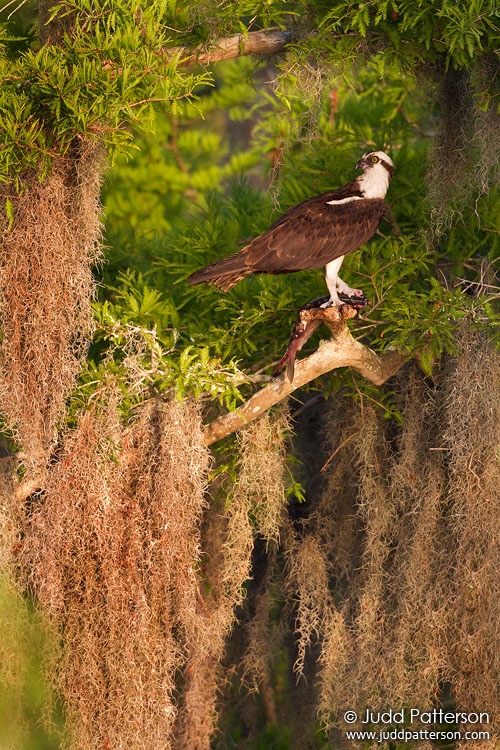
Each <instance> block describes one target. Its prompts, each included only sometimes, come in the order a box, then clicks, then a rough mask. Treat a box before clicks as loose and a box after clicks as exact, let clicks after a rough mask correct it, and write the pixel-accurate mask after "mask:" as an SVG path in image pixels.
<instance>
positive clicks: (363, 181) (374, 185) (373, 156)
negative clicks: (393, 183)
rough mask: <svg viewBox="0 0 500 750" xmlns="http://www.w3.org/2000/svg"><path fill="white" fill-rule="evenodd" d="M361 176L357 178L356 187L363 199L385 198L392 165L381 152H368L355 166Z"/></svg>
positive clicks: (392, 168)
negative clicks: (361, 171) (360, 170)
mask: <svg viewBox="0 0 500 750" xmlns="http://www.w3.org/2000/svg"><path fill="white" fill-rule="evenodd" d="M356 169H362V170H363V174H362V175H361V177H358V178H357V181H358V186H359V189H360V190H361V192H362V193H363V197H365V198H385V194H386V193H387V188H388V187H389V182H390V179H391V177H392V175H393V174H394V164H393V162H392V159H391V157H390V156H387V154H385V153H384V152H383V151H368V152H367V153H366V154H363V156H362V157H361V159H360V160H359V161H358V163H357V164H356Z"/></svg>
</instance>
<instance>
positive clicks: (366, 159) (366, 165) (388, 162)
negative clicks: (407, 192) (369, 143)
mask: <svg viewBox="0 0 500 750" xmlns="http://www.w3.org/2000/svg"><path fill="white" fill-rule="evenodd" d="M374 167H377V168H378V169H380V167H383V168H384V169H386V170H387V171H388V173H389V179H390V178H391V177H392V175H393V174H394V164H393V161H392V159H391V157H390V156H387V154H385V153H384V152H383V151H367V153H366V154H363V156H362V157H361V159H360V160H359V161H358V163H357V164H356V169H362V170H363V172H366V170H367V169H373V168H374Z"/></svg>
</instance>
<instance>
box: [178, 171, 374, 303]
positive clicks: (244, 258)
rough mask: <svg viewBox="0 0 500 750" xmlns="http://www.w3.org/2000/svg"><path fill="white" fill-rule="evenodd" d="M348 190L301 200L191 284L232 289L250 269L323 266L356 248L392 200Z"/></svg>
mask: <svg viewBox="0 0 500 750" xmlns="http://www.w3.org/2000/svg"><path fill="white" fill-rule="evenodd" d="M349 188H351V185H348V186H345V187H344V188H340V189H339V190H335V191H332V192H331V193H324V194H323V195H318V196H316V197H315V198H310V199H308V200H306V201H304V202H303V203H299V204H298V205H297V206H295V207H294V208H291V209H290V210H289V211H287V212H286V213H285V214H284V215H283V216H282V217H281V218H279V219H278V220H277V221H276V222H275V223H274V224H273V225H272V226H271V227H270V228H269V229H268V231H267V232H265V233H264V234H262V235H260V236H259V237H256V238H255V239H254V240H252V242H250V243H249V244H248V245H247V246H246V247H245V248H243V250H240V252H238V253H235V254H234V255H231V256H229V257H228V258H223V259H221V260H219V261H216V262H215V263H212V264H211V265H209V266H205V268H201V269H200V270H199V271H196V272H195V273H193V274H192V275H191V276H190V277H189V278H188V281H189V283H190V284H192V285H194V284H200V283H201V282H204V281H211V282H212V283H214V284H216V285H217V286H219V287H220V288H221V289H223V290H224V291H227V290H228V289H231V288H232V287H233V286H234V285H235V284H237V283H238V281H241V279H243V278H244V277H245V276H248V275H249V274H251V273H271V274H277V273H291V272H294V271H301V270H305V269H309V268H321V267H323V266H325V265H326V264H327V263H329V262H330V261H332V260H334V259H335V258H339V257H340V256H343V255H347V253H351V252H353V251H354V250H357V249H358V248H359V247H361V245H363V244H364V243H365V242H366V241H367V240H368V239H370V237H371V236H372V235H373V233H374V232H375V230H376V229H377V227H378V225H379V224H380V222H381V220H382V217H383V215H384V213H385V211H386V209H387V204H386V203H385V201H384V200H382V199H364V198H361V195H359V194H358V195H356V191H353V190H352V189H349ZM358 198H359V199H358ZM329 201H334V203H333V204H330V203H329Z"/></svg>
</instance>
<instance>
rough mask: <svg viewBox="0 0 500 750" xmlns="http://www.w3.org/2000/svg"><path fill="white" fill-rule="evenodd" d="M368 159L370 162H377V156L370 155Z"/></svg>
mask: <svg viewBox="0 0 500 750" xmlns="http://www.w3.org/2000/svg"><path fill="white" fill-rule="evenodd" d="M370 161H371V163H372V164H376V163H377V162H378V156H372V157H371V158H370Z"/></svg>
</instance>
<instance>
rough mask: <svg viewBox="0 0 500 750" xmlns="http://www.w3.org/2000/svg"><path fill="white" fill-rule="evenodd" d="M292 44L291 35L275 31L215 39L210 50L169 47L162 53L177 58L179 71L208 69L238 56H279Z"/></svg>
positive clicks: (287, 32)
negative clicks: (195, 67)
mask: <svg viewBox="0 0 500 750" xmlns="http://www.w3.org/2000/svg"><path fill="white" fill-rule="evenodd" d="M291 40H292V32H291V31H282V30H281V29H278V28H271V29H262V30H260V31H250V32H249V33H248V34H247V35H246V36H244V35H243V34H234V35H233V36H228V37H226V38H225V39H218V40H217V42H215V43H214V44H213V45H212V46H210V47H207V46H206V45H202V46H199V47H195V48H194V49H193V48H191V47H169V48H168V49H165V50H164V51H165V54H166V55H167V56H168V57H173V56H176V55H179V57H180V62H179V67H188V66H190V65H210V64H211V63H214V62H219V61H220V60H230V59H233V58H235V57H240V56H241V55H275V54H277V53H278V52H282V51H283V50H284V49H285V47H286V45H287V44H289V43H290V41H291Z"/></svg>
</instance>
